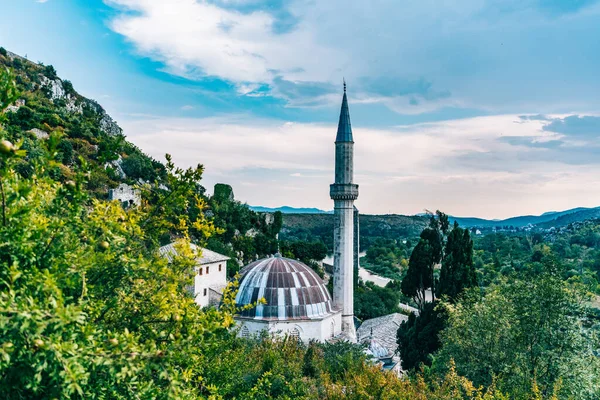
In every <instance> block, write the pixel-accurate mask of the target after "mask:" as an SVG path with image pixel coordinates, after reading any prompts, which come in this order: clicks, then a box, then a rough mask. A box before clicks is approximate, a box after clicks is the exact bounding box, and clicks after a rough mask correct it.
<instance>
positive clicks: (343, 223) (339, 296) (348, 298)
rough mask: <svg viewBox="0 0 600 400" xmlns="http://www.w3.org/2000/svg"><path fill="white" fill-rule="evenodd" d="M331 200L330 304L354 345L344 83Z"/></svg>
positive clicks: (352, 193) (350, 168)
mask: <svg viewBox="0 0 600 400" xmlns="http://www.w3.org/2000/svg"><path fill="white" fill-rule="evenodd" d="M329 193H330V197H331V199H332V200H333V204H334V207H333V215H334V230H333V303H334V305H335V306H336V307H337V308H339V309H341V310H342V332H343V333H344V334H345V336H346V337H347V338H348V340H350V341H351V342H356V329H355V328H354V262H355V261H354V258H355V253H354V210H355V208H354V200H356V199H357V198H358V185H357V184H355V183H354V139H353V137H352V127H351V125H350V110H349V109H348V98H347V96H346V83H345V82H344V96H343V98H342V109H341V111H340V120H339V123H338V130H337V135H336V138H335V181H334V183H333V184H332V185H331V186H330V192H329Z"/></svg>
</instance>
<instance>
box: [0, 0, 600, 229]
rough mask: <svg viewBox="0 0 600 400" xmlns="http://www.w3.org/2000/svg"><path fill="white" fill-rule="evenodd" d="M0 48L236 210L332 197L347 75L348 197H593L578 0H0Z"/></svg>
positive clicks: (599, 64)
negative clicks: (197, 172) (226, 195)
mask: <svg viewBox="0 0 600 400" xmlns="http://www.w3.org/2000/svg"><path fill="white" fill-rule="evenodd" d="M0 7H1V9H2V13H3V23H2V24H1V25H0V45H1V46H4V47H6V48H7V49H9V50H11V51H14V52H16V53H19V54H21V55H25V54H26V55H27V56H28V57H29V59H31V60H33V61H42V62H44V63H45V64H52V65H54V66H55V67H56V69H57V71H58V73H59V75H60V76H61V77H63V78H64V79H69V80H71V81H72V82H73V84H74V86H75V88H76V89H77V90H78V91H79V92H81V93H82V94H84V95H85V96H87V97H90V98H94V99H96V100H97V101H99V102H100V103H101V104H102V105H103V106H104V107H105V108H106V109H107V111H108V112H109V113H110V114H111V115H112V116H113V117H114V118H115V119H116V120H117V121H118V122H119V123H120V125H121V126H122V127H123V128H124V130H125V134H126V135H127V136H128V138H129V139H130V140H132V141H133V142H134V143H136V144H137V145H138V146H140V147H141V148H142V149H143V150H145V151H146V152H148V153H150V154H151V155H153V156H155V157H156V158H162V157H163V155H164V153H165V152H169V153H171V154H173V155H174V157H175V160H177V161H178V162H179V163H180V164H181V165H182V166H186V165H195V164H197V163H203V164H204V165H205V167H206V172H205V179H204V184H205V185H206V186H207V187H211V186H212V184H214V183H215V182H228V183H230V184H232V185H233V187H234V190H235V193H236V197H237V198H239V199H240V200H242V201H247V202H248V203H250V204H254V205H265V206H278V205H291V206H298V207H312V206H316V207H320V208H323V209H330V208H331V200H329V198H328V184H329V183H331V182H330V181H331V180H332V179H333V143H332V142H333V140H334V137H335V126H336V123H337V118H338V113H339V104H340V101H341V81H342V77H345V78H346V81H347V82H348V88H349V89H348V90H349V100H350V112H351V118H352V123H353V128H354V131H355V140H356V179H355V180H356V181H357V183H359V184H360V186H361V195H360V198H359V201H358V206H359V208H360V209H361V211H362V212H367V213H387V212H396V213H404V214H413V213H418V212H422V211H423V209H437V208H439V209H442V210H444V211H446V212H448V213H451V214H454V215H463V216H467V215H469V216H470V215H475V216H481V217H493V218H499V217H506V216H511V215H516V214H525V213H532V214H539V213H542V212H544V211H549V210H559V209H566V208H570V207H577V206H598V205H600V185H598V183H600V182H598V181H599V180H600V141H599V139H600V113H599V111H598V110H599V106H600V96H598V93H599V91H600V79H599V77H598V74H599V73H598V71H600V41H599V40H598V37H600V4H599V3H598V1H593V0H570V1H559V0H545V1H544V0H496V1H491V0H463V1H461V2H440V1H435V0H420V1H416V0H414V1H412V0H411V1H397V0H372V1H369V2H364V1H361V2H359V1H342V0H328V1H315V0H291V1H283V0H271V1H267V0H208V1H201V0H171V1H169V2H165V1H160V0H105V1H100V0H86V1H75V0H46V1H35V0H21V1H8V0H2V1H0Z"/></svg>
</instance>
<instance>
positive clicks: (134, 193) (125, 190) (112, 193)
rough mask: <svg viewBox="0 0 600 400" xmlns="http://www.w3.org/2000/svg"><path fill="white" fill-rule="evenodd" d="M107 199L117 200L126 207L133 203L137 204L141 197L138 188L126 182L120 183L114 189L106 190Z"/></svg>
mask: <svg viewBox="0 0 600 400" xmlns="http://www.w3.org/2000/svg"><path fill="white" fill-rule="evenodd" d="M108 199H109V200H118V201H120V202H121V203H123V204H124V205H125V206H126V207H130V206H133V205H136V206H139V205H140V202H141V199H142V198H141V196H140V191H139V190H137V189H134V188H133V187H131V186H129V185H128V184H126V183H121V184H120V185H119V186H117V188H116V189H110V190H109V191H108Z"/></svg>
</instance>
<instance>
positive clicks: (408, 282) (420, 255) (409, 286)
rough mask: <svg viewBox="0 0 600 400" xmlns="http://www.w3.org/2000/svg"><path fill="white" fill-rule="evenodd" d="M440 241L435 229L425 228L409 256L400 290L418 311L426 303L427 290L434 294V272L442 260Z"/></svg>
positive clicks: (439, 235)
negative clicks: (413, 301)
mask: <svg viewBox="0 0 600 400" xmlns="http://www.w3.org/2000/svg"><path fill="white" fill-rule="evenodd" d="M442 240H443V238H442V235H441V233H440V232H439V231H438V230H437V229H435V228H425V229H424V230H423V232H421V238H420V240H419V242H418V243H417V245H416V246H415V248H414V249H413V251H412V253H411V255H410V260H409V262H408V270H407V272H406V276H405V277H404V279H403V280H402V286H401V288H402V293H404V295H406V296H408V297H412V298H415V299H416V301H417V304H418V305H419V309H422V308H423V306H424V305H425V302H426V301H427V297H426V291H427V289H431V291H432V292H435V284H434V282H435V278H434V270H435V266H436V265H437V264H439V262H440V261H441V260H442V244H443V242H442Z"/></svg>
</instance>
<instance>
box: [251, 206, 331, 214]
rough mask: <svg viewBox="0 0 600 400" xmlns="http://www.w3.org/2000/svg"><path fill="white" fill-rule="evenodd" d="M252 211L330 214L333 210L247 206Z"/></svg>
mask: <svg viewBox="0 0 600 400" xmlns="http://www.w3.org/2000/svg"><path fill="white" fill-rule="evenodd" d="M248 207H249V208H250V209H251V210H252V211H256V212H269V213H272V212H275V211H281V212H282V213H284V214H332V213H333V211H323V210H320V209H318V208H295V207H288V206H283V207H274V208H271V207H263V206H248Z"/></svg>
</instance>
